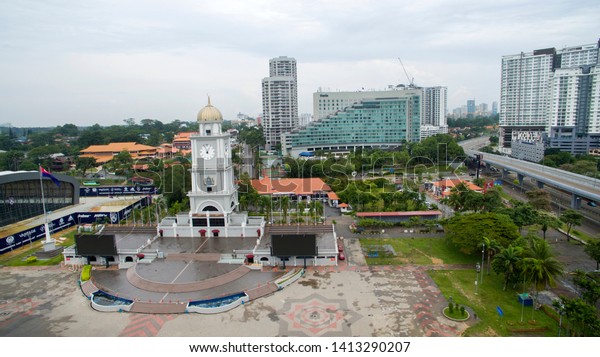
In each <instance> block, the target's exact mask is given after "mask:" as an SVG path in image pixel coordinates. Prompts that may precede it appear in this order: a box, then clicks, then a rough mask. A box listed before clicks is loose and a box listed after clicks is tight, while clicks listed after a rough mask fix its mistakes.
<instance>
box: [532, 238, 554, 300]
mask: <svg viewBox="0 0 600 357" xmlns="http://www.w3.org/2000/svg"><path fill="white" fill-rule="evenodd" d="M563 273H564V268H563V264H562V263H561V262H559V261H558V259H556V257H555V256H554V253H552V251H551V249H550V245H549V244H548V242H546V241H545V240H541V239H539V238H535V239H532V240H531V241H530V243H529V246H528V247H527V249H526V250H525V257H524V258H523V261H522V274H523V280H524V281H528V282H529V283H530V284H531V285H532V287H533V291H534V294H533V298H534V300H535V298H536V296H537V292H538V291H540V290H543V289H545V288H546V287H547V286H556V277H558V276H560V275H562V274H563Z"/></svg>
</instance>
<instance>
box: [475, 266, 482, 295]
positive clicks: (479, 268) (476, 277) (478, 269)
mask: <svg viewBox="0 0 600 357" xmlns="http://www.w3.org/2000/svg"><path fill="white" fill-rule="evenodd" d="M475 271H476V275H475V295H477V285H478V280H479V272H480V271H481V265H479V263H477V264H475Z"/></svg>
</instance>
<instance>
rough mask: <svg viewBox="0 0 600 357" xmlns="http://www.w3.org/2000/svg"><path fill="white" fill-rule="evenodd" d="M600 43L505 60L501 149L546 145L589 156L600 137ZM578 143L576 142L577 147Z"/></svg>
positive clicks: (542, 51)
mask: <svg viewBox="0 0 600 357" xmlns="http://www.w3.org/2000/svg"><path fill="white" fill-rule="evenodd" d="M598 51H599V48H598V43H595V44H589V45H580V46H572V47H565V48H563V49H558V50H557V49H556V48H546V49H540V50H535V51H533V52H528V53H525V52H521V53H520V54H516V55H509V56H504V57H502V78H501V92H500V129H501V132H500V146H501V149H502V150H503V151H505V152H507V153H510V151H511V143H512V142H513V141H528V142H532V141H542V140H545V139H544V138H548V140H547V141H548V144H549V145H550V146H553V147H559V148H561V150H567V151H571V152H572V153H581V152H587V150H589V148H590V147H593V146H594V145H595V144H594V143H595V142H597V140H596V139H594V137H595V136H598V135H600V118H598V116H599V115H600V114H598V107H599V105H600V83H599V77H598V69H597V65H598V57H599V54H598ZM575 143H577V144H575Z"/></svg>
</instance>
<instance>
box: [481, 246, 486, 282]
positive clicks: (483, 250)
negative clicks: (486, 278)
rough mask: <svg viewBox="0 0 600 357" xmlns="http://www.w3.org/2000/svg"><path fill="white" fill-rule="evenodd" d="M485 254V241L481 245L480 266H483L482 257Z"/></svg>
mask: <svg viewBox="0 0 600 357" xmlns="http://www.w3.org/2000/svg"><path fill="white" fill-rule="evenodd" d="M484 255H485V242H484V243H482V245H481V268H483V266H484V264H483V257H484ZM480 283H481V284H483V272H481V282H480Z"/></svg>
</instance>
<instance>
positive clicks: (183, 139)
mask: <svg viewBox="0 0 600 357" xmlns="http://www.w3.org/2000/svg"><path fill="white" fill-rule="evenodd" d="M193 134H198V133H195V132H190V131H186V132H181V133H179V134H177V135H175V137H174V138H173V148H174V149H176V150H177V151H187V152H190V150H192V140H191V139H190V136H191V135H193Z"/></svg>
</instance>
